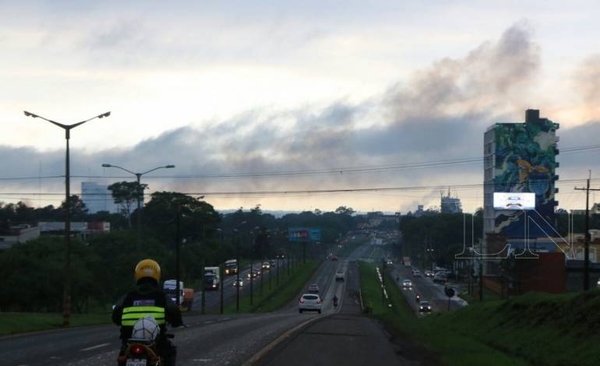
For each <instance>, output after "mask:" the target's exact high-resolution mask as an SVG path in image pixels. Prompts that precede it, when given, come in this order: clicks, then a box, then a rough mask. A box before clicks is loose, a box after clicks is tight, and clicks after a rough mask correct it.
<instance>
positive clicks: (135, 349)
mask: <svg viewBox="0 0 600 366" xmlns="http://www.w3.org/2000/svg"><path fill="white" fill-rule="evenodd" d="M166 336H167V338H173V337H174V335H173V334H167V335H166ZM157 348H158V347H157V342H156V341H154V340H146V339H138V338H130V339H129V340H127V345H126V347H125V351H124V352H123V353H122V354H121V355H119V358H118V361H119V365H124V366H165V359H164V357H162V355H160V354H159V352H158V349H157Z"/></svg>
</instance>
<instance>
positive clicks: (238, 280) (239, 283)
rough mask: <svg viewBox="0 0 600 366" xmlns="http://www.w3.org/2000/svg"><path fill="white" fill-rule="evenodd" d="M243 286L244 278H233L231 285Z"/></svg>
mask: <svg viewBox="0 0 600 366" xmlns="http://www.w3.org/2000/svg"><path fill="white" fill-rule="evenodd" d="M243 286H244V279H243V278H242V277H240V278H235V279H234V280H233V287H243Z"/></svg>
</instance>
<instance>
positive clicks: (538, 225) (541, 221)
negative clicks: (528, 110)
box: [494, 119, 558, 238]
mask: <svg viewBox="0 0 600 366" xmlns="http://www.w3.org/2000/svg"><path fill="white" fill-rule="evenodd" d="M557 129H558V124H557V123H554V122H552V121H550V120H548V119H537V120H535V121H530V122H526V123H499V124H497V125H496V126H495V135H496V152H495V155H496V160H495V164H496V165H495V174H494V176H495V178H494V186H495V191H496V192H530V193H535V198H536V209H535V210H533V211H529V212H524V211H503V210H497V211H496V215H495V226H496V228H498V229H499V231H498V232H499V233H502V234H506V235H507V236H508V237H513V238H515V237H524V236H528V237H530V238H533V237H545V236H546V235H554V229H553V225H554V209H555V207H556V205H557V202H556V201H555V199H554V194H555V182H556V180H557V179H558V177H557V176H556V174H555V172H556V168H557V167H558V164H557V163H556V155H557V153H558V150H557V147H556V146H557V142H558V138H557V137H556V130H557ZM527 217H528V218H529V219H528V221H529V222H530V225H529V226H528V230H526V228H525V225H524V223H525V220H526V218H527Z"/></svg>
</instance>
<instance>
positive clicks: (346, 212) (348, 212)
mask: <svg viewBox="0 0 600 366" xmlns="http://www.w3.org/2000/svg"><path fill="white" fill-rule="evenodd" d="M335 213H336V214H342V215H350V216H352V215H354V213H355V211H354V210H353V209H352V208H350V207H346V206H340V207H338V208H336V209H335Z"/></svg>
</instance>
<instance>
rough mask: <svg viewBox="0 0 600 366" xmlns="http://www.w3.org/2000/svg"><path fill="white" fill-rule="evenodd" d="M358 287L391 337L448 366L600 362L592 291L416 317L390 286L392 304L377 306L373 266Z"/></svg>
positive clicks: (599, 316) (596, 297) (597, 297)
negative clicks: (407, 341) (423, 350)
mask: <svg viewBox="0 0 600 366" xmlns="http://www.w3.org/2000/svg"><path fill="white" fill-rule="evenodd" d="M387 283H388V284H393V280H392V279H391V278H390V279H389V281H387ZM361 287H362V288H363V296H364V298H365V299H366V301H367V302H370V303H372V306H373V316H375V317H377V318H378V319H380V320H381V321H382V322H384V323H385V324H386V325H387V326H388V328H389V330H390V331H391V332H392V333H393V334H397V335H400V336H402V337H408V338H410V339H413V340H415V341H416V342H419V343H423V344H427V345H428V346H429V347H431V348H432V349H433V350H436V351H437V352H439V354H441V357H442V359H443V360H444V361H445V362H446V363H447V364H448V365H450V366H453V365H461V366H468V365H473V366H479V365H494V366H503V365H507V366H509V365H510V366H515V365H544V366H555V365H556V366H558V365H561V366H568V365H573V366H586V365H597V364H598V360H600V334H599V333H598V331H597V327H598V325H600V291H597V290H594V291H589V292H587V293H570V294H564V295H548V294H528V295H523V296H519V297H515V298H513V299H509V300H496V301H486V302H481V303H473V304H471V305H469V306H467V307H465V308H463V309H461V310H457V311H453V312H442V313H434V314H431V315H428V316H425V317H422V318H421V317H416V316H415V314H414V312H413V311H412V310H411V309H410V308H409V307H408V305H407V304H406V301H405V300H404V297H403V295H402V294H401V293H400V291H399V290H398V288H397V286H395V285H392V286H386V288H387V291H388V294H389V295H390V303H391V304H392V306H391V307H388V306H387V304H386V303H383V302H382V300H381V287H380V283H379V279H378V278H377V276H376V274H375V268H374V266H372V265H369V264H366V263H361Z"/></svg>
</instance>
